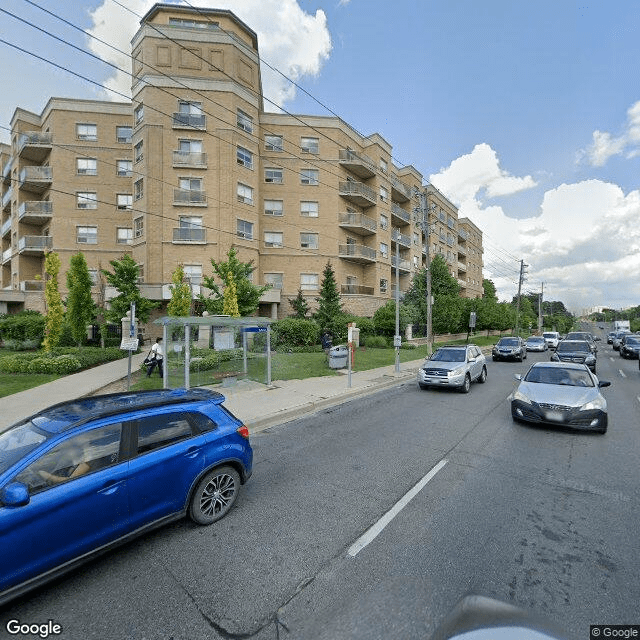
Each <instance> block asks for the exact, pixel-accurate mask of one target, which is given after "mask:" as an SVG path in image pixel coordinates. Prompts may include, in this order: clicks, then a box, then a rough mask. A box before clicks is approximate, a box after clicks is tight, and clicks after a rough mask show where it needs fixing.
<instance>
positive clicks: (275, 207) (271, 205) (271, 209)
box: [264, 200, 284, 216]
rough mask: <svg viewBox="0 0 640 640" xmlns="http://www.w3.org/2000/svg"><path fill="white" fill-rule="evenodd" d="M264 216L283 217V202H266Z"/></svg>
mask: <svg viewBox="0 0 640 640" xmlns="http://www.w3.org/2000/svg"><path fill="white" fill-rule="evenodd" d="M264 214H265V215H266V216H281V215H283V214H284V205H283V201H282V200H265V201H264Z"/></svg>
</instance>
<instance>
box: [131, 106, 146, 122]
mask: <svg viewBox="0 0 640 640" xmlns="http://www.w3.org/2000/svg"><path fill="white" fill-rule="evenodd" d="M143 120H144V104H143V103H140V104H139V105H138V106H137V107H136V108H135V109H134V110H133V122H134V123H135V124H140V123H141V122H142V121H143Z"/></svg>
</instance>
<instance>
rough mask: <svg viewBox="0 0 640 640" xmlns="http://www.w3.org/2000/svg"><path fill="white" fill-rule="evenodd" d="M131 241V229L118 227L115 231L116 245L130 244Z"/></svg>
mask: <svg viewBox="0 0 640 640" xmlns="http://www.w3.org/2000/svg"><path fill="white" fill-rule="evenodd" d="M132 241H133V229H132V228H131V227H118V228H117V229H116V244H131V242H132Z"/></svg>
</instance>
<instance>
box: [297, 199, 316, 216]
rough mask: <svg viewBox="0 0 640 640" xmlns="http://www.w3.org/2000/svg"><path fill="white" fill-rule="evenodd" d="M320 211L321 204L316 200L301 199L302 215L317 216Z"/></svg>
mask: <svg viewBox="0 0 640 640" xmlns="http://www.w3.org/2000/svg"><path fill="white" fill-rule="evenodd" d="M314 205H315V206H314ZM319 211H320V205H319V203H318V202H317V201H316V200H301V201H300V215H301V216H304V217H305V218H317V217H318V213H319Z"/></svg>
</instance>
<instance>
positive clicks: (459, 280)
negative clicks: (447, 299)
mask: <svg viewBox="0 0 640 640" xmlns="http://www.w3.org/2000/svg"><path fill="white" fill-rule="evenodd" d="M458 284H459V285H460V286H461V287H462V288H463V289H466V288H467V281H466V280H463V279H462V278H458Z"/></svg>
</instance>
